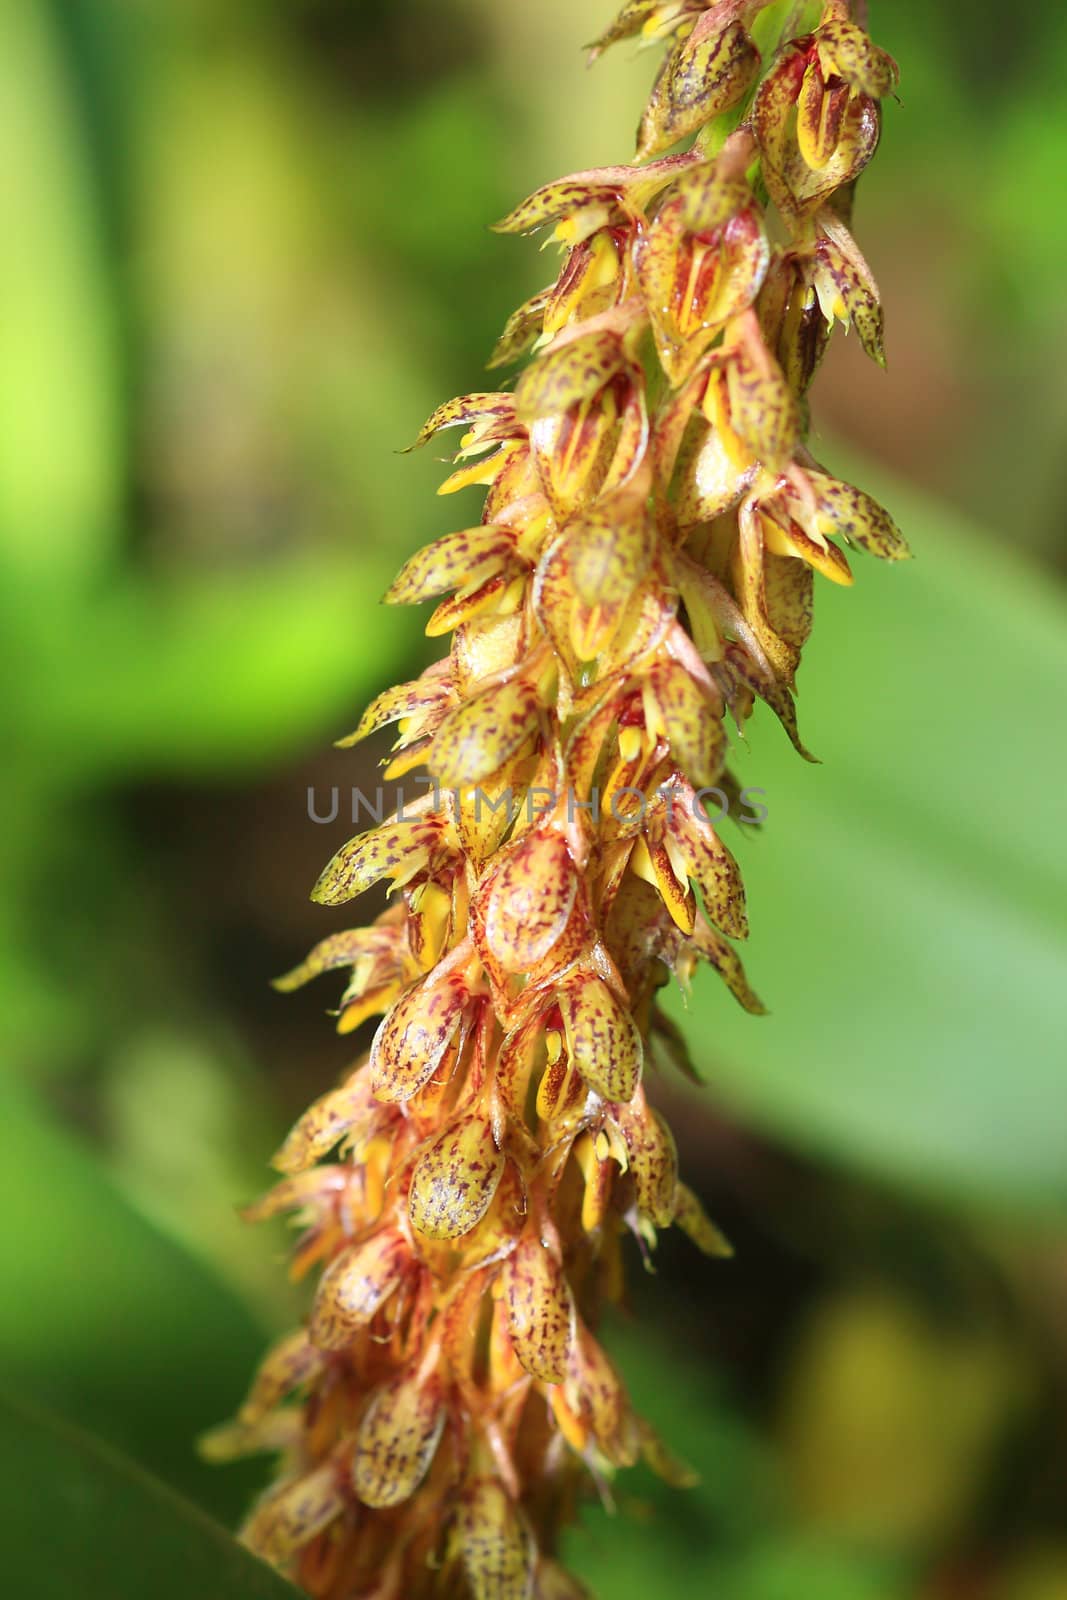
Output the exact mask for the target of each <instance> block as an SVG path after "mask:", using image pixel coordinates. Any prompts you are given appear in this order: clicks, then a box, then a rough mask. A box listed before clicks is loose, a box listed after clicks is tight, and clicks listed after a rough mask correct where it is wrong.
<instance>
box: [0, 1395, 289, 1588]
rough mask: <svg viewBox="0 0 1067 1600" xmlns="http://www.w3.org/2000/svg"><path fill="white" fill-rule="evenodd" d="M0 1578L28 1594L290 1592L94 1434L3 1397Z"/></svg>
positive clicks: (0, 1415)
mask: <svg viewBox="0 0 1067 1600" xmlns="http://www.w3.org/2000/svg"><path fill="white" fill-rule="evenodd" d="M0 1419H2V1423H0V1477H2V1478H3V1482H4V1495H3V1500H2V1502H0V1503H2V1505H3V1517H2V1519H0V1526H2V1527H3V1544H4V1579H5V1585H6V1587H7V1591H8V1592H9V1593H10V1594H17V1595H25V1596H30V1595H32V1596H33V1597H34V1600H69V1596H71V1595H101V1596H103V1595H106V1596H107V1597H108V1600H144V1597H145V1596H146V1595H151V1596H152V1597H153V1600H191V1597H192V1596H194V1595H210V1596H211V1600H286V1597H287V1596H288V1600H296V1596H297V1593H298V1591H297V1590H296V1589H294V1588H293V1587H292V1586H291V1585H290V1584H288V1583H286V1582H284V1581H283V1580H282V1579H281V1578H279V1577H278V1576H277V1575H276V1574H275V1573H274V1572H272V1571H271V1570H270V1568H269V1567H266V1566H264V1565H263V1563H262V1562H260V1561H257V1560H256V1558H255V1557H254V1556H252V1555H250V1554H249V1553H248V1552H247V1551H246V1550H244V1549H243V1548H242V1547H241V1546H240V1545H239V1544H237V1543H236V1541H235V1540H234V1539H232V1538H231V1537H230V1535H229V1534H228V1533H226V1532H225V1530H224V1529H222V1528H220V1527H219V1526H218V1525H217V1524H216V1523H214V1522H212V1521H211V1519H210V1518H209V1517H206V1516H205V1515H204V1513H203V1512H202V1511H198V1510H197V1508H196V1507H195V1506H193V1505H190V1504H189V1503H188V1502H187V1501H185V1500H183V1499H182V1498H181V1497H180V1496H179V1495H176V1494H175V1493H174V1492H173V1491H172V1490H170V1489H168V1488H166V1487H165V1485H163V1484H162V1483H159V1482H158V1481H157V1480H156V1479H155V1478H153V1477H151V1476H149V1474H148V1473H146V1472H143V1471H142V1470H141V1469H140V1468H139V1467H137V1466H135V1465H134V1464H133V1463H132V1462H130V1461H126V1460H123V1458H122V1457H121V1456H119V1455H117V1454H115V1453H114V1452H112V1451H111V1450H110V1449H108V1448H107V1447H106V1446H104V1445H102V1444H100V1443H99V1442H98V1441H97V1440H95V1439H92V1438H90V1437H89V1436H88V1435H86V1434H82V1433H79V1432H77V1431H76V1430H75V1429H73V1428H71V1427H69V1426H68V1425H66V1424H64V1423H60V1422H56V1421H53V1420H52V1419H49V1418H45V1417H43V1416H39V1415H37V1414H35V1413H34V1412H32V1411H31V1410H28V1409H25V1408H24V1407H23V1405H22V1404H21V1403H16V1402H14V1401H12V1400H9V1399H0Z"/></svg>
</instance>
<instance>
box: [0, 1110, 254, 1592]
mask: <svg viewBox="0 0 1067 1600" xmlns="http://www.w3.org/2000/svg"><path fill="white" fill-rule="evenodd" d="M0 1109H2V1114H3V1125H4V1130H5V1135H6V1141H7V1148H6V1151H5V1156H4V1163H5V1177H6V1183H7V1188H6V1191H5V1205H4V1227H3V1230H2V1232H0V1282H3V1285H4V1294H3V1297H2V1300H0V1365H2V1369H3V1372H4V1381H5V1383H6V1384H7V1385H8V1386H9V1387H10V1386H12V1385H14V1384H17V1385H18V1386H19V1389H20V1392H21V1391H22V1390H23V1389H25V1391H26V1392H28V1393H30V1394H32V1395H33V1396H34V1397H35V1398H37V1399H40V1400H41V1401H42V1402H43V1403H44V1404H47V1405H50V1406H54V1407H55V1408H56V1409H58V1410H62V1411H63V1412H64V1413H65V1414H66V1415H69V1416H72V1417H75V1418H76V1419H77V1420H78V1422H79V1423H83V1424H85V1425H86V1426H88V1427H91V1428H93V1429H94V1431H96V1432H99V1433H102V1434H105V1435H106V1436H107V1437H108V1439H109V1440H111V1441H112V1442H113V1443H116V1444H118V1445H119V1446H121V1447H122V1448H123V1449H125V1450H128V1451H130V1452H131V1453H132V1454H133V1455H135V1456H136V1457H137V1459H138V1460H140V1461H142V1462H144V1463H146V1464H147V1465H149V1466H151V1467H152V1468H153V1469H154V1470H155V1471H157V1472H159V1473H161V1474H162V1475H164V1476H165V1477H166V1478H167V1479H168V1481H170V1482H173V1483H176V1484H178V1485H180V1486H181V1487H182V1489H183V1490H184V1491H185V1492H187V1493H190V1494H192V1495H194V1496H195V1497H196V1498H197V1499H199V1500H201V1501H203V1502H205V1503H208V1504H210V1505H211V1506H212V1508H213V1509H218V1510H219V1512H220V1514H222V1515H225V1516H232V1515H234V1514H235V1513H236V1512H237V1511H238V1510H239V1509H240V1507H241V1506H242V1505H243V1503H244V1500H245V1499H246V1497H247V1494H248V1490H249V1488H250V1486H251V1485H252V1484H254V1483H255V1482H257V1481H258V1479H259V1474H258V1473H257V1471H256V1469H255V1468H253V1469H252V1470H251V1471H250V1472H244V1471H238V1472H236V1473H234V1472H231V1471H229V1470H227V1472H225V1473H222V1472H220V1471H219V1470H218V1468H214V1467H209V1466H207V1465H205V1464H203V1463H201V1462H200V1461H199V1460H198V1459H197V1456H196V1453H195V1440H196V1437H197V1435H198V1433H199V1432H201V1431H202V1430H203V1429H204V1428H206V1427H208V1426H210V1425H211V1424H212V1423H215V1422H218V1421H220V1420H222V1419H223V1418H224V1417H226V1416H227V1415H228V1414H229V1413H230V1412H231V1411H232V1410H233V1409H234V1407H235V1406H236V1404H237V1403H238V1401H239V1400H240V1398H241V1396H242V1394H243V1392H244V1389H245V1387H246V1384H247V1380H248V1375H249V1373H250V1371H251V1370H252V1367H253V1365H254V1363H255V1361H256V1360H257V1358H258V1356H259V1355H260V1354H262V1350H263V1347H264V1345H265V1344H266V1342H267V1339H266V1336H265V1335H264V1334H261V1332H260V1331H259V1330H258V1329H257V1327H256V1326H255V1324H254V1322H253V1321H252V1318H251V1316H250V1315H249V1313H248V1312H247V1311H246V1310H245V1308H244V1307H243V1306H242V1305H241V1303H240V1302H239V1301H238V1300H237V1299H236V1298H235V1297H233V1296H232V1295H231V1294H230V1293H229V1292H228V1291H227V1290H226V1289H225V1288H224V1287H223V1286H222V1285H221V1284H219V1283H217V1282H215V1281H214V1280H213V1279H212V1278H211V1277H210V1276H209V1275H208V1273H207V1272H206V1271H205V1270H204V1268H203V1267H202V1266H201V1265H200V1264H199V1263H197V1262H196V1261H194V1260H193V1259H192V1258H191V1257H189V1256H187V1255H186V1254H185V1253H184V1252H183V1251H182V1250H181V1249H180V1248H179V1247H178V1246H177V1245H176V1244H175V1243H174V1242H173V1241H172V1240H170V1239H169V1238H167V1237H166V1235H164V1234H163V1233H160V1232H158V1231H157V1230H156V1229H155V1228H154V1227H152V1226H151V1225H150V1224H149V1223H148V1222H146V1221H145V1219H144V1218H143V1217H141V1216H140V1215H139V1214H138V1213H137V1212H135V1211H133V1210H132V1209H130V1207H129V1206H128V1205H127V1204H126V1202H125V1201H124V1200H123V1199H122V1197H121V1196H120V1195H119V1193H118V1192H117V1190H116V1189H115V1188H114V1187H113V1186H112V1185H111V1184H110V1183H109V1182H108V1181H107V1179H106V1178H105V1177H104V1175H103V1174H102V1173H101V1172H100V1170H99V1168H98V1167H96V1166H95V1165H94V1163H93V1161H92V1159H91V1158H90V1156H89V1155H88V1153H87V1152H85V1151H83V1150H82V1149H81V1148H79V1146H78V1144H77V1142H76V1141H75V1140H74V1139H73V1138H71V1137H70V1136H68V1135H66V1134H64V1133H62V1132H60V1131H59V1130H58V1129H57V1128H55V1127H52V1126H50V1125H49V1124H48V1123H47V1122H46V1121H45V1120H44V1119H43V1117H42V1116H41V1115H40V1113H39V1112H38V1111H37V1110H36V1109H35V1107H34V1105H33V1103H32V1102H31V1101H30V1100H29V1099H28V1098H26V1097H24V1096H23V1095H21V1094H19V1093H18V1092H17V1091H16V1090H15V1088H14V1086H13V1085H12V1084H10V1083H8V1084H5V1085H4V1086H3V1089H2V1092H0ZM33 1592H34V1593H36V1591H33ZM87 1592H89V1591H87Z"/></svg>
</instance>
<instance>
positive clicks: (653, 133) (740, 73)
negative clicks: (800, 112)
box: [636, 22, 760, 161]
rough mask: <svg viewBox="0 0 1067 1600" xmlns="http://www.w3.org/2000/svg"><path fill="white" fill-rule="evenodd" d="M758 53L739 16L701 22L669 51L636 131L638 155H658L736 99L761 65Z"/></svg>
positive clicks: (645, 157) (642, 158)
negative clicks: (717, 23)
mask: <svg viewBox="0 0 1067 1600" xmlns="http://www.w3.org/2000/svg"><path fill="white" fill-rule="evenodd" d="M759 66H760V54H759V51H758V50H757V49H756V47H755V45H754V44H753V43H752V40H751V39H750V38H749V36H748V34H747V33H746V32H745V30H744V28H743V27H742V25H741V24H740V23H739V22H732V23H730V24H729V25H728V26H727V27H725V28H721V29H720V28H718V27H716V28H714V30H709V29H707V28H702V27H701V26H700V25H699V24H698V25H697V27H696V28H694V29H693V32H692V33H691V34H690V35H689V36H688V38H685V39H683V40H682V41H681V43H680V44H679V45H677V46H676V47H675V49H674V50H673V51H672V52H671V54H670V55H668V57H667V59H666V60H665V61H664V63H663V66H662V68H661V70H660V73H659V76H658V77H657V79H656V82H655V86H654V87H653V90H652V94H651V96H650V98H649V102H648V107H647V109H646V111H645V114H644V117H643V118H642V121H641V127H640V130H639V132H638V136H637V158H636V159H637V160H638V161H645V160H647V159H648V157H649V156H654V155H659V154H660V153H661V152H662V151H664V150H666V149H668V148H669V147H670V146H671V145H672V144H677V142H678V141H679V140H680V139H685V138H687V137H688V135H689V134H691V133H695V132H696V130H697V129H698V128H702V127H703V126H704V125H705V123H708V122H710V121H711V120H712V118H713V117H717V116H718V115H719V114H720V113H721V112H723V111H727V110H729V108H730V107H731V106H732V105H735V104H736V103H737V101H738V100H740V98H741V96H742V95H743V94H744V93H745V91H746V89H748V87H749V86H750V84H751V83H752V82H753V80H754V78H755V76H756V73H757V72H758V71H759Z"/></svg>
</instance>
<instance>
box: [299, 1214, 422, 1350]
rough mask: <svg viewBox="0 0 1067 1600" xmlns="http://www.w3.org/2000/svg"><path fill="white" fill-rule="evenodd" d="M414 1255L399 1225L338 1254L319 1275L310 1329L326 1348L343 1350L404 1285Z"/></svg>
mask: <svg viewBox="0 0 1067 1600" xmlns="http://www.w3.org/2000/svg"><path fill="white" fill-rule="evenodd" d="M409 1259H410V1254H409V1251H408V1246H407V1243H406V1241H405V1239H404V1236H403V1234H402V1233H401V1232H400V1231H399V1229H397V1228H382V1229H381V1230H380V1231H379V1232H378V1233H375V1234H372V1235H371V1237H370V1238H369V1239H365V1240H364V1241H363V1243H362V1244H356V1245H350V1246H349V1248H348V1249H347V1250H342V1251H341V1254H340V1255H338V1256H335V1257H334V1259H333V1260H332V1261H331V1262H330V1265H329V1266H328V1267H327V1269H326V1271H325V1272H324V1273H323V1275H322V1277H321V1278H320V1279H319V1287H318V1291H317V1293H316V1295H315V1304H314V1306H313V1307H312V1311H311V1321H310V1323H309V1326H308V1332H309V1334H310V1336H311V1340H312V1343H314V1344H316V1345H318V1347H319V1349H320V1350H343V1349H344V1347H345V1346H346V1345H347V1344H349V1343H351V1340H352V1338H353V1336H354V1335H355V1334H356V1333H357V1332H358V1330H359V1329H360V1328H362V1327H365V1326H366V1324H367V1323H368V1322H369V1321H370V1320H371V1318H372V1317H373V1316H374V1314H375V1313H376V1312H377V1311H378V1309H379V1307H380V1306H383V1305H384V1304H385V1302H386V1300H388V1298H389V1296H390V1295H391V1294H392V1293H393V1290H394V1289H395V1288H396V1287H397V1285H398V1284H399V1283H400V1280H401V1278H402V1277H403V1275H404V1269H405V1267H406V1265H407V1263H408V1261H409Z"/></svg>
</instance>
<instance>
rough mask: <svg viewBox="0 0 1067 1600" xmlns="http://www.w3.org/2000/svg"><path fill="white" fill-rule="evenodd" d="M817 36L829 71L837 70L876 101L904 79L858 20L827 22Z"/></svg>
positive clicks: (820, 53) (851, 83)
mask: <svg viewBox="0 0 1067 1600" xmlns="http://www.w3.org/2000/svg"><path fill="white" fill-rule="evenodd" d="M815 38H816V40H817V41H818V47H819V59H820V60H821V61H822V63H823V66H824V67H825V69H826V71H827V72H828V73H831V72H832V73H836V75H837V76H838V77H840V78H844V80H845V82H846V83H848V84H850V85H851V87H852V88H853V89H858V90H859V91H860V92H861V93H862V94H867V95H870V96H872V98H873V99H875V100H882V99H884V98H885V96H886V95H889V94H892V93H893V90H894V89H895V88H896V86H897V82H898V80H899V78H900V69H899V67H898V66H897V64H896V62H895V61H894V60H893V57H892V56H891V55H889V54H888V52H887V51H885V50H880V49H879V48H878V46H877V45H876V44H872V43H871V40H870V39H869V38H868V36H867V34H865V33H864V31H863V29H862V28H858V27H857V26H856V24H855V23H854V22H845V21H836V22H824V23H823V25H822V27H821V28H819V29H818V31H817V32H816V35H815Z"/></svg>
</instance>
